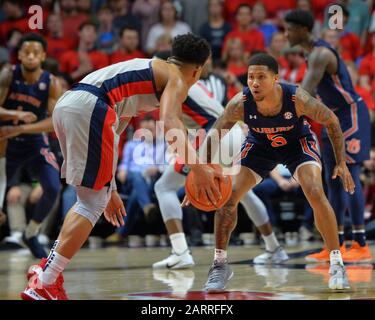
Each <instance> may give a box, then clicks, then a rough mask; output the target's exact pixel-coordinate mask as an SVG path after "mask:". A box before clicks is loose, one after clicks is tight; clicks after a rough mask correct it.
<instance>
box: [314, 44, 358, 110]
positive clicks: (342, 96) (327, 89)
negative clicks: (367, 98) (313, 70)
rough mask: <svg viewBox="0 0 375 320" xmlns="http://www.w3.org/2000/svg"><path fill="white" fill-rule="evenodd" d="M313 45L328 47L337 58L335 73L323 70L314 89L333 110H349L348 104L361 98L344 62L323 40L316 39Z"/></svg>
mask: <svg viewBox="0 0 375 320" xmlns="http://www.w3.org/2000/svg"><path fill="white" fill-rule="evenodd" d="M314 46H315V47H325V48H327V49H329V50H330V51H331V52H332V53H333V54H334V55H335V57H336V59H337V72H336V74H334V75H331V74H329V73H328V72H324V75H323V78H322V80H320V82H319V84H318V86H317V90H316V91H317V94H318V96H319V97H320V99H321V100H322V101H323V103H324V104H325V105H326V106H327V107H328V108H330V109H332V110H333V111H338V109H339V108H347V109H349V110H350V105H351V104H353V103H356V102H358V101H360V100H362V98H361V97H360V96H359V95H358V94H357V92H356V91H355V89H354V87H353V83H352V80H351V78H350V74H349V71H348V69H347V67H346V65H345V62H344V61H343V60H342V59H341V57H340V56H339V54H338V53H337V51H336V50H335V49H334V48H332V46H331V45H330V44H329V43H327V42H325V41H324V40H322V39H319V40H317V41H316V42H315V43H314Z"/></svg>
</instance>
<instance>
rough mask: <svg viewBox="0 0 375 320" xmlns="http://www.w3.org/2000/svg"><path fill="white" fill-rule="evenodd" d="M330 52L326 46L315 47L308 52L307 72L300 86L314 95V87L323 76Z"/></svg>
mask: <svg viewBox="0 0 375 320" xmlns="http://www.w3.org/2000/svg"><path fill="white" fill-rule="evenodd" d="M331 54H332V53H331V52H330V51H329V50H328V49H326V48H323V47H322V48H316V49H314V50H313V52H312V53H311V54H310V56H309V59H308V64H309V67H308V69H307V73H306V75H305V77H304V78H303V81H302V84H301V87H302V88H303V89H305V90H306V91H307V92H309V93H310V94H311V95H315V90H316V87H317V86H318V84H319V82H320V81H321V80H322V78H323V76H324V72H325V71H326V69H327V66H328V63H329V61H330V59H331Z"/></svg>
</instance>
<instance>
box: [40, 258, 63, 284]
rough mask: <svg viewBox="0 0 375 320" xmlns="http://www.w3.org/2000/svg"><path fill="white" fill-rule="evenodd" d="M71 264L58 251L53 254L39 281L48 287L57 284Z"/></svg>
mask: <svg viewBox="0 0 375 320" xmlns="http://www.w3.org/2000/svg"><path fill="white" fill-rule="evenodd" d="M69 262H70V259H67V258H65V257H63V256H62V255H61V254H58V253H57V252H56V251H53V252H51V253H50V255H49V258H48V261H47V263H46V266H45V268H44V271H43V272H41V273H39V276H38V278H39V280H40V281H41V282H42V284H44V285H47V286H48V285H51V284H53V283H55V281H56V279H57V277H58V276H59V274H60V273H61V272H63V271H64V269H65V267H66V266H67V264H68V263H69Z"/></svg>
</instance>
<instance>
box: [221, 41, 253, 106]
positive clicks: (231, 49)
mask: <svg viewBox="0 0 375 320" xmlns="http://www.w3.org/2000/svg"><path fill="white" fill-rule="evenodd" d="M247 60H248V59H247V58H246V54H245V50H244V45H243V42H242V41H241V39H239V38H232V39H229V40H228V42H227V45H226V49H225V51H224V52H223V61H224V62H225V63H226V65H227V74H226V75H225V80H226V81H227V84H228V100H230V99H231V98H232V97H233V96H234V95H235V94H236V93H237V92H239V91H240V90H242V86H241V85H240V84H239V83H238V82H240V83H242V84H245V83H246V79H247V68H248V63H247Z"/></svg>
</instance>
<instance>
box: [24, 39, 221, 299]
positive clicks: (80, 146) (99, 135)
mask: <svg viewBox="0 0 375 320" xmlns="http://www.w3.org/2000/svg"><path fill="white" fill-rule="evenodd" d="M209 55H210V47H209V45H208V43H207V42H206V41H205V40H204V39H202V38H199V37H197V36H195V35H193V34H185V35H180V36H177V37H176V38H175V39H174V40H173V44H172V56H171V57H170V58H169V59H168V61H162V60H160V59H133V60H129V61H125V62H120V63H116V64H114V65H111V66H108V67H105V68H103V69H99V70H96V71H94V72H92V73H90V74H89V75H87V76H86V77H85V78H83V79H82V80H81V81H80V82H79V83H77V84H76V85H75V86H73V88H72V89H71V90H68V91H67V92H65V93H64V95H63V96H62V97H61V98H60V99H59V101H58V102H57V105H56V108H55V110H54V112H53V124H54V128H55V132H56V134H57V137H58V139H59V143H60V146H61V151H62V153H63V156H64V163H63V165H62V168H61V175H62V177H63V178H65V179H66V182H67V183H68V184H71V185H74V186H75V187H76V190H77V203H76V204H75V205H74V206H73V207H72V208H71V209H70V210H69V212H68V214H67V216H66V218H65V221H64V224H63V226H62V228H61V231H60V234H59V236H58V239H57V240H56V242H55V244H54V246H53V248H52V250H51V252H50V254H49V256H48V259H42V261H41V262H40V263H39V265H38V266H33V267H32V268H31V269H30V272H29V274H28V278H29V283H28V285H27V287H26V289H25V290H24V291H23V292H22V293H21V297H22V298H23V299H29V300H46V299H47V300H54V299H56V300H63V299H67V295H66V293H65V290H64V287H63V281H64V280H63V275H62V271H63V270H64V269H65V267H66V266H67V265H68V263H69V262H70V260H71V259H72V257H73V256H74V255H75V254H76V253H77V252H78V250H79V249H80V248H81V246H82V245H83V244H84V242H85V241H86V240H87V238H88V236H89V234H90V232H91V230H92V228H93V227H94V225H95V224H96V222H97V221H98V219H99V218H100V216H101V215H102V214H103V212H104V216H105V218H106V219H107V220H108V221H109V222H111V223H112V224H113V225H114V226H117V227H119V226H120V225H123V224H124V221H123V216H125V215H126V212H125V208H124V204H123V202H122V200H121V198H120V196H119V195H118V193H117V188H116V183H115V172H116V168H117V158H118V157H117V150H118V140H119V134H120V133H121V132H122V131H123V130H124V129H125V128H126V126H127V124H128V123H129V121H130V120H131V118H132V117H134V116H138V115H139V114H140V113H141V112H143V111H146V112H147V111H152V110H154V109H156V108H159V107H160V119H161V120H162V121H164V127H165V130H166V135H167V134H169V138H167V140H168V142H169V143H173V141H174V137H176V136H179V138H181V140H180V141H179V142H180V143H181V148H180V150H178V149H179V148H177V153H178V154H179V155H180V156H181V157H182V158H183V160H184V163H188V164H189V166H190V168H191V170H193V171H194V173H195V174H196V175H197V176H198V177H199V181H198V184H197V187H196V189H197V190H198V191H199V192H202V193H203V194H204V195H206V197H207V199H210V200H211V201H212V202H213V203H217V200H218V199H219V198H220V192H219V190H218V188H217V186H216V184H215V182H214V179H215V177H218V178H223V177H222V175H221V174H218V173H215V172H214V170H212V169H211V168H210V167H209V166H207V165H204V164H202V163H201V162H199V161H198V156H197V154H196V151H195V149H194V148H193V146H192V145H191V143H190V142H189V141H188V137H187V132H186V128H185V126H184V124H183V122H182V119H181V117H182V104H183V102H184V101H185V100H186V98H187V95H188V91H189V89H190V87H191V86H192V85H193V84H194V83H195V82H197V81H198V79H199V78H200V75H201V72H202V68H203V66H204V65H205V63H206V61H207V59H208V57H209ZM175 129H177V131H174V132H171V131H169V130H175ZM172 133H173V134H172ZM171 134H172V135H171ZM181 149H183V150H184V151H185V152H181ZM187 159H189V160H190V159H192V161H191V163H189V162H188V161H187Z"/></svg>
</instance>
